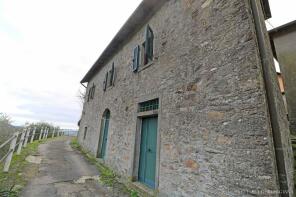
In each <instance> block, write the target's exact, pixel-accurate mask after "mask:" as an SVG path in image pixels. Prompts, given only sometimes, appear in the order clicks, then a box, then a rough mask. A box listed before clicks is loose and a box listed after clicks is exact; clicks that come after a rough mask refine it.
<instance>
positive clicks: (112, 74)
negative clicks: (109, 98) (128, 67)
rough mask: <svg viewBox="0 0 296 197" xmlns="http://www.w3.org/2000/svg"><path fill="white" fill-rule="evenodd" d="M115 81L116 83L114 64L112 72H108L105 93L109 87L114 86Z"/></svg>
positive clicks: (104, 86)
mask: <svg viewBox="0 0 296 197" xmlns="http://www.w3.org/2000/svg"><path fill="white" fill-rule="evenodd" d="M114 81H115V66H114V62H113V64H112V67H111V70H109V71H107V72H106V75H105V79H104V84H103V89H104V91H106V90H107V88H108V87H111V86H114Z"/></svg>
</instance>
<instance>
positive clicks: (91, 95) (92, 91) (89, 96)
mask: <svg viewBox="0 0 296 197" xmlns="http://www.w3.org/2000/svg"><path fill="white" fill-rule="evenodd" d="M95 90H96V86H95V85H94V84H93V85H92V87H91V88H90V89H89V90H88V94H87V102H89V101H90V100H92V99H94V96H95Z"/></svg>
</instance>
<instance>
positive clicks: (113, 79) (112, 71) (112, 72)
mask: <svg viewBox="0 0 296 197" xmlns="http://www.w3.org/2000/svg"><path fill="white" fill-rule="evenodd" d="M110 80H111V85H112V86H113V85H114V81H115V67H114V62H113V64H112V68H111V77H110Z"/></svg>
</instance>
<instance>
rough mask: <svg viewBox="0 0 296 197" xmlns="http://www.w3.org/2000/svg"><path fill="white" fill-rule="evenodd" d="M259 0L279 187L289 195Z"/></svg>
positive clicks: (260, 35)
mask: <svg viewBox="0 0 296 197" xmlns="http://www.w3.org/2000/svg"><path fill="white" fill-rule="evenodd" d="M256 1H257V0H251V8H252V13H253V18H254V22H255V28H256V35H257V41H258V46H259V53H260V57H261V62H262V70H263V78H264V84H265V88H266V96H267V103H268V109H269V115H270V123H271V127H272V134H273V141H274V148H275V157H276V165H277V170H278V178H279V180H278V181H279V187H280V196H283V197H286V196H287V197H288V196H289V193H288V192H287V191H288V190H289V187H288V181H287V176H286V174H287V170H286V167H285V158H284V153H283V145H282V139H281V132H280V126H279V122H278V121H279V117H278V114H277V111H276V108H275V106H276V101H275V98H274V96H273V94H272V89H273V87H272V84H271V83H270V82H271V76H272V73H270V70H269V69H268V67H269V66H271V65H270V64H269V61H268V57H269V56H268V54H269V53H268V51H267V48H266V47H265V46H266V41H265V39H264V37H265V35H264V32H262V29H264V28H265V27H264V28H263V27H262V25H263V24H262V23H261V21H260V11H261V10H262V8H261V7H258V6H260V2H259V3H256Z"/></svg>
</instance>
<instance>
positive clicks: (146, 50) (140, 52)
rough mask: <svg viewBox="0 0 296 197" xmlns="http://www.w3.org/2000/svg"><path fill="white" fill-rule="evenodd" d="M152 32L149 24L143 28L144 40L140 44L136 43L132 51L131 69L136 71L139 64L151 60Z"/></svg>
mask: <svg viewBox="0 0 296 197" xmlns="http://www.w3.org/2000/svg"><path fill="white" fill-rule="evenodd" d="M153 42H154V34H153V31H152V29H151V27H150V26H149V25H147V26H146V29H145V41H144V43H142V45H141V46H140V45H137V46H136V47H135V48H134V53H133V66H132V67H133V71H134V72H137V71H138V68H139V66H141V65H146V64H148V63H149V62H151V61H152V60H153Z"/></svg>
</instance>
